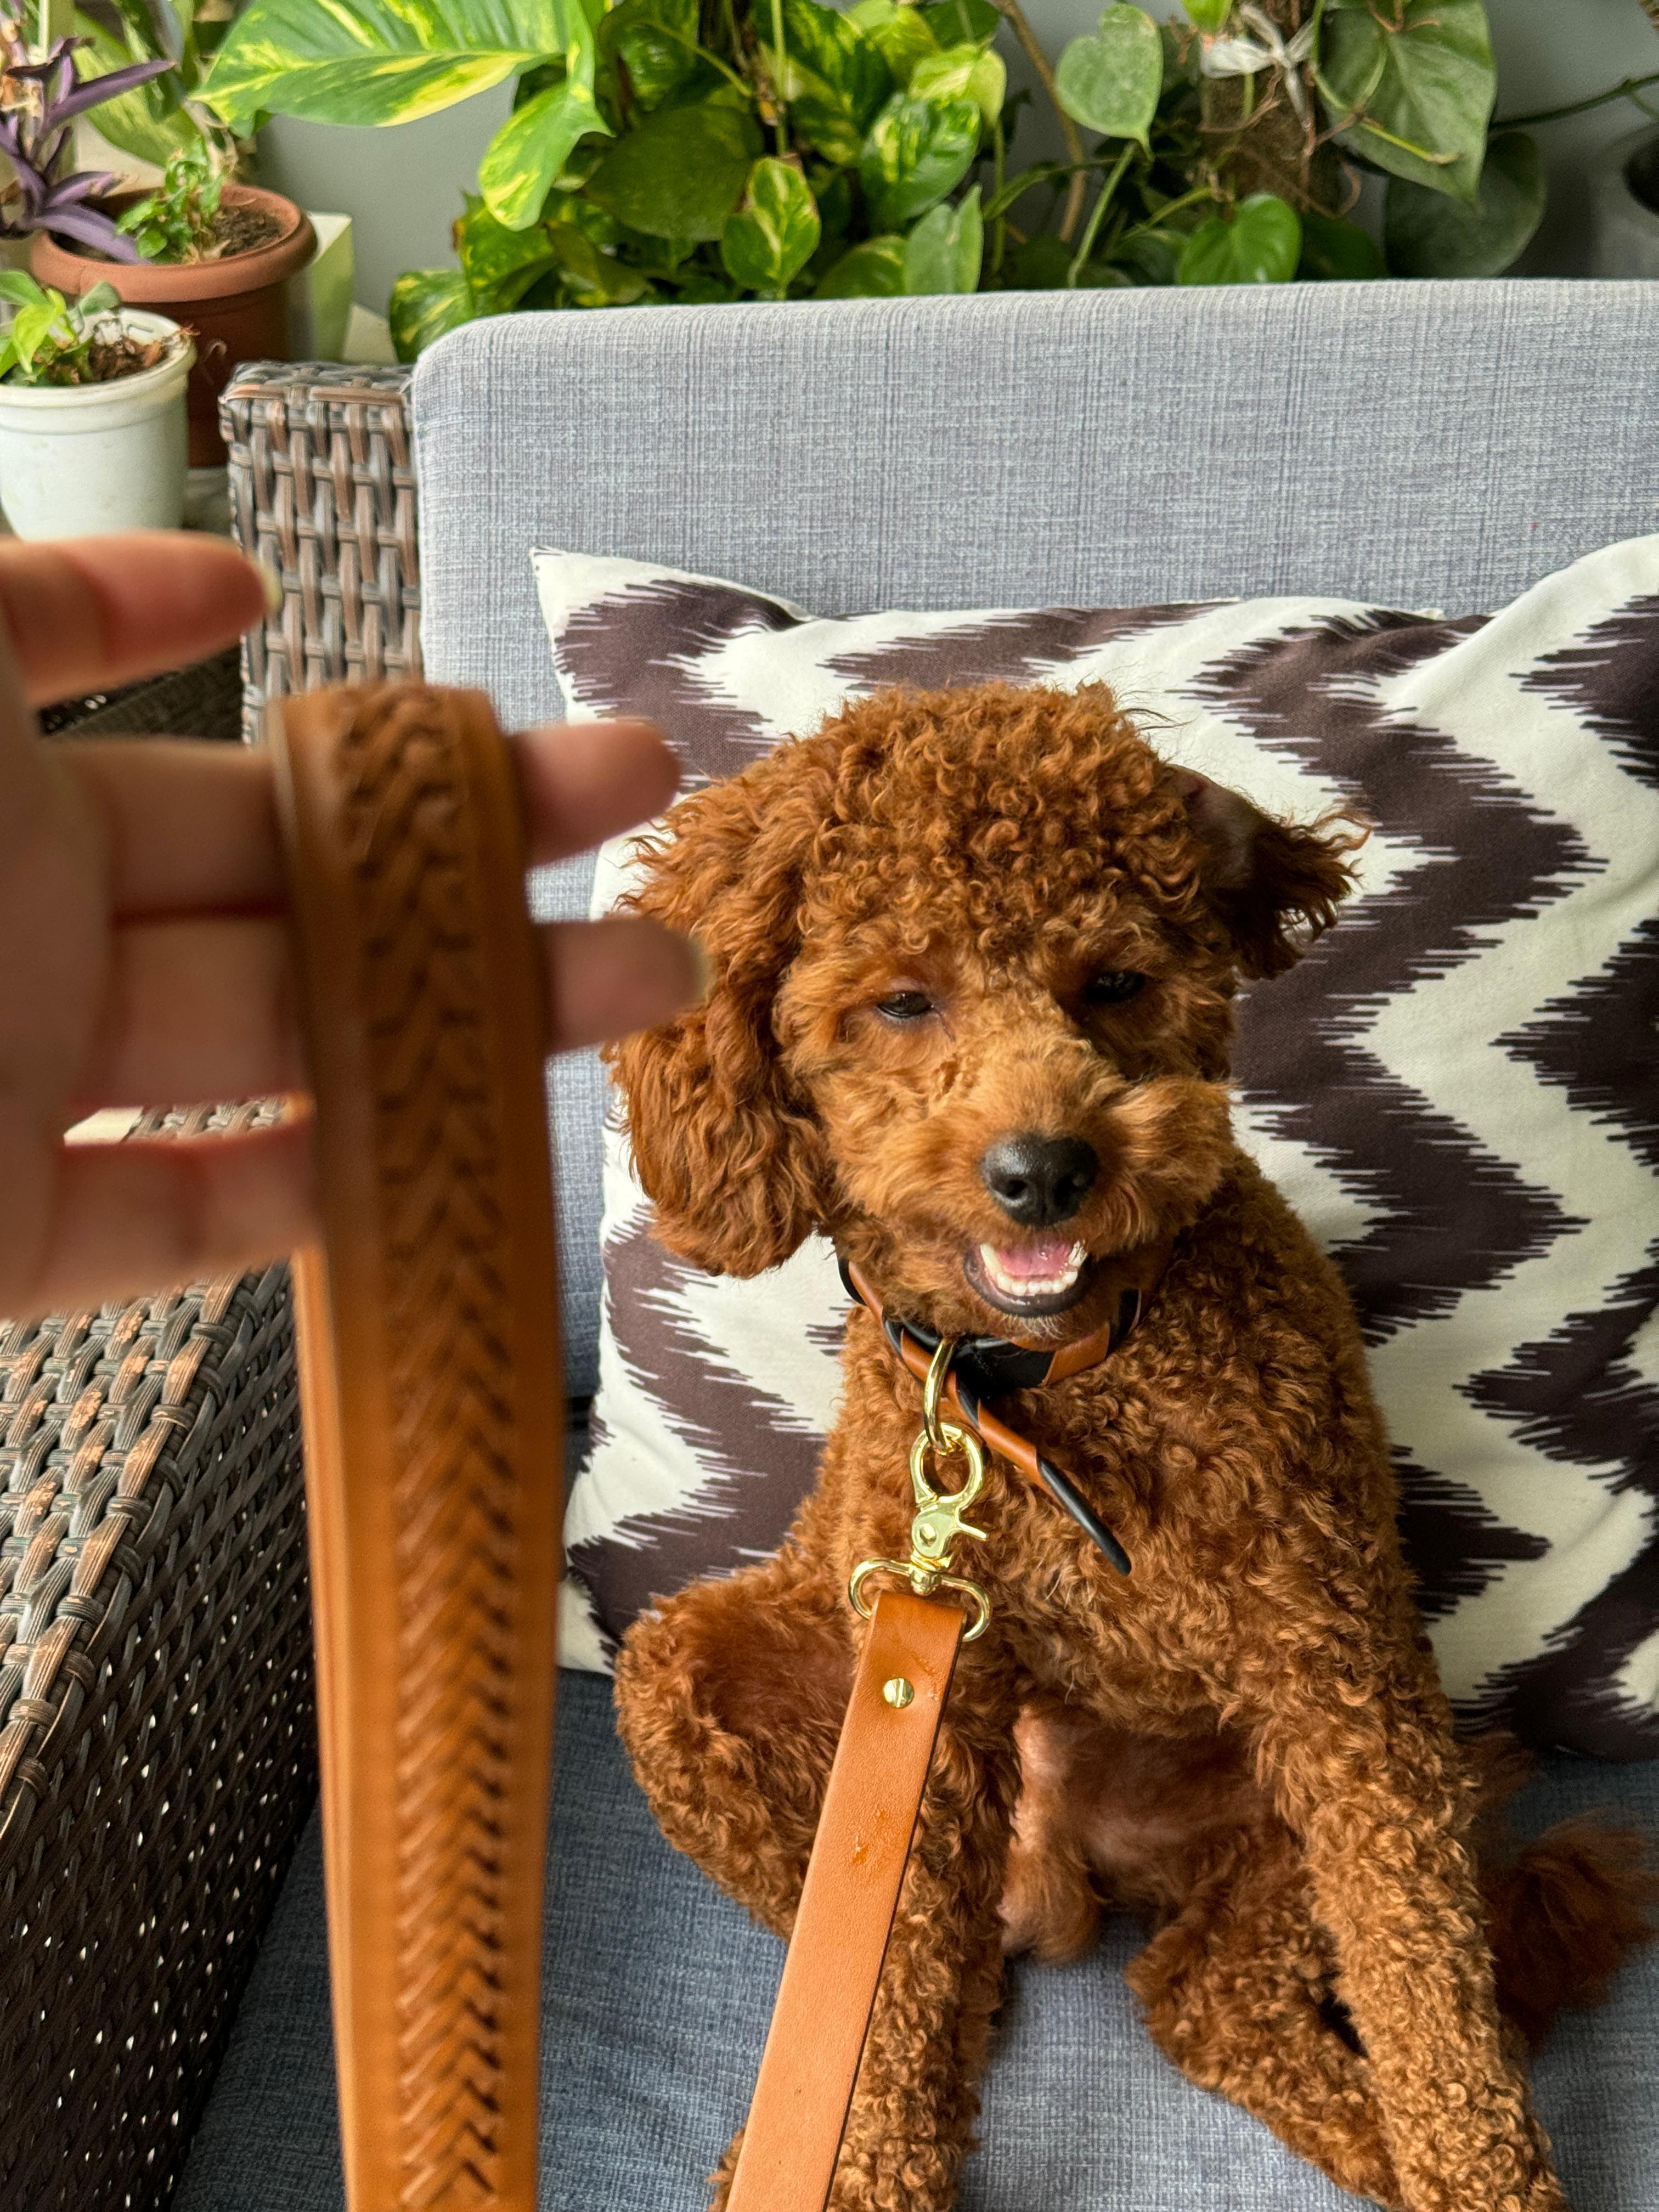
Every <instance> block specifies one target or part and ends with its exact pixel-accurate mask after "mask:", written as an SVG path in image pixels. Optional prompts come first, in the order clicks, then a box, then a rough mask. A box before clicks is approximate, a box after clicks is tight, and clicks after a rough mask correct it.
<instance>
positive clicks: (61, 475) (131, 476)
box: [0, 307, 196, 538]
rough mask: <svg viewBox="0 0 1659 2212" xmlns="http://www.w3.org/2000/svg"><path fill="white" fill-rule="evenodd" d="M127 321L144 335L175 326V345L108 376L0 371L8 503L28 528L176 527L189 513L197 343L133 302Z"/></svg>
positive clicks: (57, 532) (28, 534) (1, 491)
mask: <svg viewBox="0 0 1659 2212" xmlns="http://www.w3.org/2000/svg"><path fill="white" fill-rule="evenodd" d="M121 323H122V327H123V328H124V329H125V330H127V331H131V334H132V336H133V337H136V338H155V337H167V336H168V335H170V334H172V335H173V336H174V337H175V343H174V345H173V350H172V352H170V353H169V354H168V355H167V357H166V358H165V359H164V360H162V361H159V362H156V364H155V368H143V369H140V370H139V372H138V374H137V375H136V376H121V377H117V378H116V379H115V380H114V381H113V382H112V383H109V384H76V385H52V384H47V385H26V384H10V383H6V382H3V381H0V507H3V508H4V509H5V514H6V520H7V521H8V522H9V524H10V525H11V527H12V528H13V529H14V530H15V532H17V535H18V536H19V537H20V538H76V537H80V536H82V535H83V534H84V533H86V532H92V531H100V530H176V529H177V528H178V526H179V522H180V520H182V518H183V514H184V507H185V456H186V449H187V435H188V434H187V429H186V424H185V385H186V383H187V382H188V380H189V377H190V372H191V365H192V364H193V363H194V362H195V359H196V349H195V347H194V346H193V345H192V344H191V342H190V340H189V339H188V338H187V337H184V336H183V335H182V334H181V333H179V325H177V324H176V323H174V322H170V321H169V320H168V319H167V317H166V316H165V315H149V314H145V313H143V312H142V310H140V309H138V308H137V307H127V308H124V309H123V310H122V311H121Z"/></svg>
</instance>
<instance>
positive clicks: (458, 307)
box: [386, 269, 479, 361]
mask: <svg viewBox="0 0 1659 2212" xmlns="http://www.w3.org/2000/svg"><path fill="white" fill-rule="evenodd" d="M478 312H479V311H478V309H477V307H476V306H475V305H474V303H473V299H472V294H471V289H470V288H469V287H468V284H467V281H466V279H465V276H463V275H462V274H461V272H460V270H459V269H405V270H404V273H403V275H402V276H400V277H398V281H397V283H395V284H394V285H393V286H392V298H391V301H390V302H389V304H388V307H387V310H386V318H387V320H388V321H389V322H390V323H391V325H392V346H393V349H395V351H396V353H397V356H398V360H399V361H413V360H415V358H416V356H417V355H419V354H421V353H422V352H423V351H424V349H426V348H427V347H428V346H429V345H430V344H431V343H432V341H433V340H434V339H435V338H441V337H442V336H443V335H444V333H445V331H455V330H459V328H460V326H461V325H462V324H463V323H470V322H471V321H473V320H474V319H475V318H476V317H477V313H478Z"/></svg>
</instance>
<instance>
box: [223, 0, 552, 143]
mask: <svg viewBox="0 0 1659 2212" xmlns="http://www.w3.org/2000/svg"><path fill="white" fill-rule="evenodd" d="M592 52H593V26H592V17H591V16H590V14H589V12H588V9H587V7H586V5H585V4H584V0H250V4H249V5H248V6H247V7H246V9H244V10H243V12H242V13H241V15H239V16H238V18H237V20H236V21H235V22H234V24H233V25H232V26H231V28H230V30H229V32H228V33H227V35H226V38H225V41H224V44H223V45H222V46H221V47H220V49H219V52H218V54H217V56H216V58H215V60H214V64H213V66H212V68H211V69H210V70H209V72H208V74H207V76H206V78H205V79H204V82H203V86H202V97H203V98H204V100H206V101H207V103H208V105H209V106H210V107H212V108H213V110H214V111H215V112H216V114H218V115H220V116H222V117H223V118H224V120H225V121H226V122H227V123H228V124H229V125H231V126H232V128H233V129H238V128H244V127H246V125H248V124H249V123H251V122H252V118H253V117H254V116H255V115H257V114H258V113H259V112H260V111H261V110H268V111H269V112H270V113H272V114H280V115H301V116H305V117H307V118H309V119H310V120H311V121H313V122H314V123H408V122H411V121H412V120H413V119H414V118H416V116H420V115H431V114H434V113H435V112H436V111H437V110H438V109H440V108H442V107H450V106H453V105H454V103H455V102H456V101H457V100H466V99H469V98H471V95H472V94H474V93H476V92H485V91H487V90H488V89H489V87H490V86H491V85H493V84H500V83H501V82H503V80H504V79H506V78H507V77H510V76H515V75H516V74H517V73H518V72H519V71H520V70H526V69H530V68H533V67H535V66H536V65H537V64H542V63H546V62H552V61H558V60H560V59H562V58H568V57H569V56H571V55H572V54H573V53H574V54H575V55H577V56H578V57H582V56H585V57H586V62H585V64H582V63H581V62H580V61H579V63H578V66H577V68H576V69H574V70H573V71H572V74H573V75H581V74H583V73H584V70H585V73H586V79H587V82H589V83H591V82H592Z"/></svg>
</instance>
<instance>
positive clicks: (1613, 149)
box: [1586, 123, 1659, 276]
mask: <svg viewBox="0 0 1659 2212" xmlns="http://www.w3.org/2000/svg"><path fill="white" fill-rule="evenodd" d="M1637 167H1640V168H1641V169H1642V171H1643V172H1644V175H1645V176H1646V177H1648V178H1650V179H1653V180H1654V183H1655V184H1656V185H1659V131H1656V130H1655V129H1654V127H1653V125H1652V124H1650V123H1644V125H1642V128H1641V129H1640V130H1639V131H1631V132H1630V133H1629V135H1628V136H1627V137H1623V138H1615V139H1614V140H1613V143H1612V144H1611V145H1610V146H1606V147H1604V148H1603V149H1602V150H1601V153H1600V154H1599V155H1597V156H1596V159H1595V162H1594V163H1593V165H1592V166H1591V168H1590V171H1589V177H1588V179H1587V180H1586V181H1587V182H1588V184H1589V218H1590V243H1589V274H1590V275H1591V276H1659V213H1656V211H1655V210H1653V209H1652V208H1650V206H1649V205H1648V204H1647V203H1646V201H1645V200H1639V199H1638V197H1636V194H1635V192H1634V191H1632V189H1631V174H1632V170H1634V169H1636V168H1637Z"/></svg>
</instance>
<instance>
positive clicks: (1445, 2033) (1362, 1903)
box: [1237, 1577, 1566, 2212]
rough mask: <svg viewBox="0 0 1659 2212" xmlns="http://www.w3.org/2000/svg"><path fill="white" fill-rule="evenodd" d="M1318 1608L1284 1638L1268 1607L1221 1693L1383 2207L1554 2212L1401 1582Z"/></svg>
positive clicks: (1445, 1718)
mask: <svg viewBox="0 0 1659 2212" xmlns="http://www.w3.org/2000/svg"><path fill="white" fill-rule="evenodd" d="M1357 1579H1358V1578H1357V1577H1356V1580H1357ZM1291 1595H1292V1596H1295V1595H1297V1594H1296V1593H1291ZM1336 1595H1339V1596H1340V1599H1341V1600H1342V1603H1341V1605H1340V1609H1339V1608H1338V1607H1336V1606H1334V1605H1333V1604H1332V1603H1330V1601H1329V1600H1328V1598H1327V1597H1326V1594H1325V1593H1324V1592H1322V1591H1319V1592H1316V1591H1314V1590H1312V1589H1308V1590H1306V1591H1304V1592H1303V1593H1302V1594H1301V1602H1300V1603H1299V1604H1298V1606H1297V1611H1296V1614H1294V1615H1291V1617H1297V1616H1299V1619H1298V1626H1299V1629H1300V1633H1299V1634H1298V1635H1297V1637H1296V1638H1294V1640H1292V1639H1291V1638H1287V1637H1286V1636H1285V1634H1284V1632H1283V1631H1284V1625H1285V1620H1286V1618H1287V1613H1288V1612H1289V1608H1288V1607H1286V1606H1285V1604H1284V1602H1283V1601H1282V1599H1281V1606H1280V1609H1279V1612H1278V1614H1277V1620H1278V1622H1279V1630H1280V1638H1279V1650H1278V1651H1277V1652H1276V1654H1275V1663H1274V1665H1273V1668H1271V1669H1263V1670H1261V1671H1260V1672H1257V1671H1255V1670H1252V1671H1251V1673H1250V1674H1249V1675H1248V1676H1241V1677H1240V1679H1239V1680H1238V1681H1237V1690H1238V1692H1239V1702H1240V1705H1242V1706H1243V1708H1244V1710H1245V1711H1246V1713H1247V1714H1248V1715H1249V1727H1250V1732H1251V1734H1252V1735H1253V1736H1254V1739H1255V1752H1256V1758H1257V1762H1258V1771H1260V1772H1261V1776H1262V1778H1263V1780H1264V1781H1266V1782H1267V1783H1268V1784H1270V1786H1271V1787H1272V1789H1273V1794H1274V1796H1275V1798H1276V1800H1277V1802H1278V1807H1279V1812H1280V1813H1281V1814H1282V1816H1283V1817H1284V1819H1285V1821H1286V1822H1287V1824H1288V1825H1289V1826H1290V1827H1291V1829H1292V1830H1293V1831H1294V1832H1296V1833H1297V1836H1298V1837H1299V1838H1300V1839H1301V1843H1302V1848H1303V1850H1304V1857H1305V1860H1306V1864H1307V1868H1308V1872H1309V1875H1310V1884H1311V1888H1312V1892H1313V1904H1314V1911H1315V1912H1316V1915H1317V1917H1318V1918H1319V1920H1320V1922H1321V1923H1322V1924H1323V1925H1324V1927H1326V1928H1327V1929H1328V1930H1329V1931H1330V1934H1331V1936H1332V1937H1333V1938H1334V1942H1335V1946H1336V1955H1337V1965H1338V1972H1339V1978H1340V1990H1341V1994H1342V1996H1343V1999H1344V2001H1345V2002H1346V2005H1347V2007H1348V2009H1349V2012H1350V2014H1351V2015H1352V2020H1353V2024H1354V2027H1355V2028H1356V2029H1357V2030H1358V2035H1359V2037H1360V2039H1361V2041H1362V2042H1363V2044H1364V2048H1365V2052H1366V2057H1367V2063H1368V2064H1369V2067H1370V2075H1371V2081H1372V2083H1373V2086H1374V2088H1375V2091H1376V2099H1377V2104H1378V2109H1379V2112H1380V2114H1381V2117H1382V2123H1383V2132H1384V2136H1385V2139H1386V2141H1387V2143H1388V2146H1389V2152H1390V2154H1391V2155H1392V2157H1393V2160H1394V2165H1395V2173H1396V2175H1397V2176H1398V2178H1399V2183H1400V2201H1401V2203H1402V2204H1403V2205H1404V2206H1406V2207H1407V2208H1408V2212H1473V2208H1474V2207H1476V2206H1480V2207H1486V2206H1491V2207H1493V2208H1500V2207H1501V2208H1504V2212H1565V2208H1566V2199H1565V2197H1564V2196H1563V2194H1562V2191H1561V2187H1560V2185H1559V2182H1558V2181H1557V2179H1556V2178H1555V2175H1554V2172H1553V2168H1552V2166H1551V2162H1550V2154H1549V2146H1548V2141H1547V2137H1546V2136H1545V2135H1544V2132H1543V2130H1542V2129H1541V2126H1540V2125H1539V2123H1538V2121H1537V2118H1536V2117H1535V2115H1534V2111H1533V2106H1532V2099H1531V2095H1530V2093H1529V2091H1528V2086H1527V2082H1526V2080H1525V2077H1524V2075H1522V2072H1521V2070H1520V2069H1519V2067H1518V2065H1517V2064H1516V2060H1515V2058H1514V2057H1513V2055H1512V2045H1511V2042H1510V2039H1509V2038H1507V2037H1506V2036H1505V2034H1504V2030H1503V2027H1502V2025H1501V2023H1500V2021H1499V2018H1498V2003H1497V1998H1496V1995H1495V1992H1494V1987H1493V1974H1492V1954H1491V1952H1490V1951H1489V1949H1488V1948H1487V1944H1486V1936H1485V1933H1484V1930H1483V1925H1482V1923H1483V1917H1484V1916H1483V1909H1482V1903H1481V1899H1480V1890H1479V1887H1478V1886H1477V1882H1476V1877H1475V1869H1474V1857H1473V1854H1472V1851H1471V1849H1470V1844H1469V1836H1470V1830H1471V1826H1472V1814H1473V1810H1474V1790H1473V1788H1472V1786H1471V1784H1470V1781H1469V1778H1468V1771H1467V1767H1466V1764H1465V1762H1464V1760H1463V1759H1462V1756H1461V1754H1460V1753H1459V1752H1458V1750H1457V1748H1456V1746H1455V1744H1454V1743H1453V1741H1452V1737H1451V1715H1450V1711H1449V1707H1448V1705H1447V1703H1446V1699H1445V1694H1444V1692H1443V1690H1442V1689H1441V1687H1440V1684H1439V1681H1438V1679H1437V1676H1436V1674H1435V1672H1434V1666H1433V1662H1432V1659H1431V1656H1430V1655H1429V1651H1428V1646H1427V1644H1426V1640H1419V1637H1418V1635H1417V1633H1416V1629H1415V1619H1414V1615H1413V1613H1411V1611H1410V1607H1409V1599H1408V1597H1407V1595H1406V1591H1405V1584H1404V1581H1403V1577H1402V1578H1401V1580H1400V1581H1399V1583H1397V1584H1396V1585H1395V1588H1394V1589H1389V1588H1387V1587H1384V1588H1383V1589H1376V1588H1373V1589H1370V1590H1365V1589H1363V1588H1362V1589H1351V1588H1339V1589H1338V1590H1337V1592H1336ZM1322 1600H1324V1602H1323V1603H1322ZM1256 1648H1257V1649H1258V1650H1267V1649H1268V1648H1270V1647H1269V1645H1268V1644H1267V1641H1266V1640H1265V1638H1263V1639H1261V1640H1259V1641H1258V1644H1257V1646H1256Z"/></svg>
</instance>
